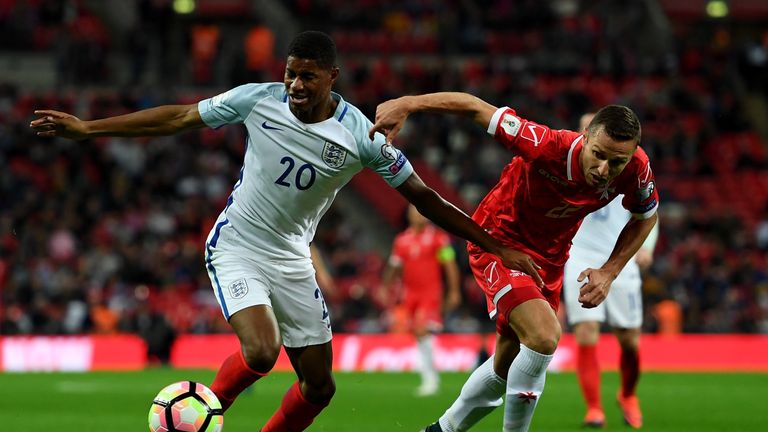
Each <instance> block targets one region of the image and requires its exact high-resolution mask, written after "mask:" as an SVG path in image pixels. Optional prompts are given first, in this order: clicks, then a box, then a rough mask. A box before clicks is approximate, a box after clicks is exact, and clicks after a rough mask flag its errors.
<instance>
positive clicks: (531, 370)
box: [441, 344, 554, 432]
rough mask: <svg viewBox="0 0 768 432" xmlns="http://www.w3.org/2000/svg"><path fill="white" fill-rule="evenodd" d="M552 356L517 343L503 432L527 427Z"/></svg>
mask: <svg viewBox="0 0 768 432" xmlns="http://www.w3.org/2000/svg"><path fill="white" fill-rule="evenodd" d="M552 357H554V356H553V355H545V354H540V353H537V352H536V351H533V350H531V349H529V348H528V347H526V346H525V345H523V344H520V353H519V354H517V357H515V360H514V361H513V362H512V366H510V367H509V373H508V374H507V403H506V404H505V405H504V429H503V430H504V432H518V431H520V432H524V431H527V430H528V426H530V424H531V419H532V418H533V412H534V410H535V409H536V404H537V403H538V402H539V397H540V396H541V393H542V392H543V391H544V380H545V378H546V372H547V366H548V365H549V362H550V361H552ZM441 425H442V423H441Z"/></svg>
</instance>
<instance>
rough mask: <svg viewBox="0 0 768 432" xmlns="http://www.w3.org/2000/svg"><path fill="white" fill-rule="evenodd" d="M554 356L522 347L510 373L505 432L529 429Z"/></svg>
mask: <svg viewBox="0 0 768 432" xmlns="http://www.w3.org/2000/svg"><path fill="white" fill-rule="evenodd" d="M552 357H554V356H553V355H546V354H541V353H537V352H536V351H533V350H531V349H529V348H528V347H526V346H525V345H523V344H520V353H519V354H517V357H515V360H514V361H513V362H512V365H511V366H510V367H509V373H508V374H507V401H506V403H505V404H504V429H503V430H504V432H518V431H519V432H524V431H527V430H528V427H529V426H530V424H531V419H532V418H533V412H534V411H535V410H536V404H538V402H539V397H540V396H541V393H542V392H543V391H544V381H545V379H546V372H547V366H548V365H549V362H550V361H552Z"/></svg>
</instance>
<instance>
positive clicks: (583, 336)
mask: <svg viewBox="0 0 768 432" xmlns="http://www.w3.org/2000/svg"><path fill="white" fill-rule="evenodd" d="M593 116H594V114H585V115H584V116H582V118H581V125H580V126H581V130H584V129H585V128H586V127H587V126H588V125H589V122H590V121H591V120H592V117H593ZM623 198H624V196H623V195H619V196H618V197H616V198H615V199H614V200H613V201H611V202H610V203H609V204H608V205H606V206H605V207H603V208H601V209H600V210H597V211H596V212H594V213H591V214H590V215H589V216H587V217H586V218H584V222H583V223H582V224H581V227H580V228H579V231H578V232H577V234H576V236H575V237H574V238H573V245H572V246H571V254H570V258H569V259H568V262H567V263H566V264H565V276H564V279H563V296H564V299H565V306H566V308H565V310H566V315H567V317H568V323H569V324H570V325H571V327H572V329H573V333H574V336H575V338H576V344H577V345H578V352H577V375H578V378H579V385H580V386H581V390H582V394H583V395H584V399H585V400H586V403H587V413H586V415H585V417H584V426H586V427H593V428H602V427H603V426H605V413H604V411H603V407H602V403H601V401H600V368H599V365H598V362H597V349H596V348H597V342H598V340H599V338H600V324H601V323H603V322H606V321H607V322H608V324H609V325H610V326H611V327H612V328H613V330H614V333H615V334H616V337H617V339H618V341H619V345H620V347H621V360H620V365H621V367H620V369H621V378H622V388H621V389H620V390H619V393H618V395H617V400H618V402H619V405H620V407H621V410H622V413H623V415H624V421H625V422H626V423H627V424H628V425H629V426H631V427H633V428H640V427H641V426H642V413H641V411H640V404H639V401H638V398H637V395H636V394H635V390H636V387H637V381H638V378H639V374H640V363H639V355H638V348H639V343H640V326H641V325H642V319H643V304H642V293H641V287H642V280H641V277H640V270H641V268H643V269H644V268H647V267H648V266H650V265H651V263H652V260H653V249H654V247H655V245H656V239H657V237H658V229H659V228H658V227H659V225H658V223H657V224H656V225H655V226H654V227H653V230H652V231H651V233H650V234H649V235H648V237H647V238H646V240H645V242H644V243H643V245H642V246H641V248H640V250H639V251H638V252H637V255H635V259H634V260H631V261H630V262H628V263H627V265H626V267H624V270H622V271H621V273H619V276H618V277H617V278H616V280H614V281H613V283H612V284H611V287H612V288H611V292H610V294H609V295H608V297H606V299H605V301H604V302H603V303H602V304H600V305H598V306H597V307H595V308H591V309H587V308H583V307H582V306H581V304H580V303H579V301H578V297H579V289H580V288H581V287H582V285H584V283H585V282H586V281H585V280H583V279H582V276H581V272H582V271H584V270H585V269H587V268H599V267H600V266H601V265H602V264H603V263H604V262H605V261H606V260H608V257H609V256H610V255H611V252H612V250H613V245H614V244H615V243H616V239H617V238H618V237H619V233H621V230H622V229H623V228H624V226H625V225H626V223H627V221H628V220H629V218H630V217H631V216H632V215H631V213H630V212H629V211H627V210H626V209H625V208H624V207H623V206H622V204H621V200H622V199H623Z"/></svg>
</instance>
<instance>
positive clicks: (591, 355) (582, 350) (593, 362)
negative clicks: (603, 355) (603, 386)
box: [576, 345, 623, 409]
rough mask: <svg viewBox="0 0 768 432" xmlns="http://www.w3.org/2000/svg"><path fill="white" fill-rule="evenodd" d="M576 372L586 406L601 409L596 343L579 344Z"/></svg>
mask: <svg viewBox="0 0 768 432" xmlns="http://www.w3.org/2000/svg"><path fill="white" fill-rule="evenodd" d="M622 364H623V363H622ZM576 374H577V375H578V377H579V384H581V392H582V394H583V395H584V399H585V400H586V401H587V408H597V409H602V404H601V403H600V365H599V364H598V362H597V345H579V351H578V356H577V359H576Z"/></svg>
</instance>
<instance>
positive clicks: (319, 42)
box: [288, 30, 336, 68]
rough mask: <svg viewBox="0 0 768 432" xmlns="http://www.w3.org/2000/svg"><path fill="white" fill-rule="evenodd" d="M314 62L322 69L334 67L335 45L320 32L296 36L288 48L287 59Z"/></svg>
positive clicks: (308, 32)
mask: <svg viewBox="0 0 768 432" xmlns="http://www.w3.org/2000/svg"><path fill="white" fill-rule="evenodd" d="M291 56H293V57H296V58H300V59H305V60H315V61H316V62H317V65H318V66H320V67H323V68H332V67H335V66H336V44H335V43H334V42H333V39H331V37H330V36H328V35H327V34H325V33H323V32H321V31H314V30H310V31H305V32H302V33H299V34H298V35H296V37H295V38H293V41H292V42H291V45H290V46H289V47H288V57H291Z"/></svg>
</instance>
